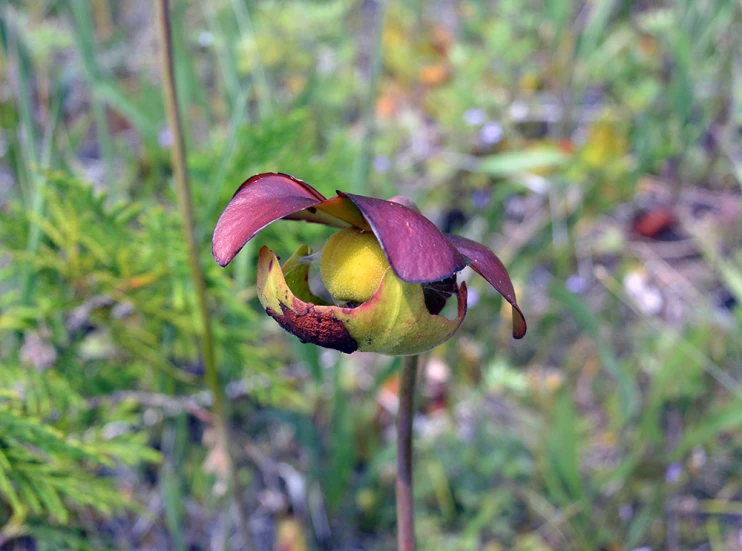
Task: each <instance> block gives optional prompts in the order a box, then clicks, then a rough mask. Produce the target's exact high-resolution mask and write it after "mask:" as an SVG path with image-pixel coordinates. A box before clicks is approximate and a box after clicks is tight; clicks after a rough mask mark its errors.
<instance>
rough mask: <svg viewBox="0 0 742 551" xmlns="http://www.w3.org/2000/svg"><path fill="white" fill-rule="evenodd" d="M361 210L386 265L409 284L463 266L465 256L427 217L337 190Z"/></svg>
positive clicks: (439, 277) (440, 276)
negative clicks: (389, 265)
mask: <svg viewBox="0 0 742 551" xmlns="http://www.w3.org/2000/svg"><path fill="white" fill-rule="evenodd" d="M338 195H339V196H340V197H347V198H348V199H350V200H351V201H352V202H353V203H354V204H355V205H356V207H358V209H359V210H360V211H361V214H363V217H364V218H365V219H366V221H367V222H368V225H369V226H370V227H371V230H372V231H373V232H374V235H375V236H376V239H378V240H379V243H380V244H381V248H382V249H384V252H385V253H386V256H387V258H388V259H389V264H391V266H392V269H393V270H394V273H395V274H397V276H399V278H400V279H402V280H403V281H406V282H408V283H430V282H432V281H440V280H442V279H446V278H448V277H451V276H452V275H453V274H455V273H456V272H459V271H461V270H463V269H464V267H465V266H466V264H467V262H466V258H465V257H464V256H463V255H462V254H461V253H460V252H459V251H458V250H457V249H456V247H454V246H453V245H452V244H451V243H450V242H449V241H448V240H447V239H446V237H445V236H444V235H443V234H442V233H441V232H440V230H439V229H438V228H436V227H435V224H433V223H432V222H431V221H430V220H428V219H427V218H425V217H424V216H423V215H421V214H419V213H417V212H415V211H414V210H411V209H409V208H408V207H405V206H404V205H401V204H399V203H396V202H391V201H384V200H382V199H374V198H372V197H363V196H362V195H353V194H351V193H343V192H341V191H338Z"/></svg>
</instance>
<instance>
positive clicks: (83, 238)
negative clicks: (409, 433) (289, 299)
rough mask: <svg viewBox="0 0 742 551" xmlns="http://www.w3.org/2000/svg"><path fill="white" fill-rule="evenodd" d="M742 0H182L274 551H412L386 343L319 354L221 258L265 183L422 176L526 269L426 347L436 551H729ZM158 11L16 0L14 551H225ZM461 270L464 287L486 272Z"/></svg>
mask: <svg viewBox="0 0 742 551" xmlns="http://www.w3.org/2000/svg"><path fill="white" fill-rule="evenodd" d="M741 19H742V4H740V2H738V1H736V0H707V1H704V2H697V1H691V0H667V1H664V2H620V1H613V0H606V1H600V2H599V1H581V0H558V1H554V2H548V3H543V2H535V1H530V0H526V1H523V0H519V1H516V0H497V1H495V0H492V1H481V0H478V1H474V0H471V1H469V0H467V1H463V2H449V1H447V0H441V1H439V2H434V3H424V2H421V1H419V0H417V1H414V2H403V3H397V2H387V3H383V2H374V1H372V0H360V1H350V0H331V1H327V2H314V1H308V0H301V1H292V2H288V1H278V0H265V1H260V2H250V3H248V2H245V1H244V0H212V1H209V2H195V1H191V0H175V1H173V23H174V43H175V54H176V72H177V79H178V87H179V92H180V101H181V108H182V111H183V113H184V115H185V119H186V121H187V124H186V127H187V132H188V135H187V144H188V149H189V169H190V174H191V179H192V184H193V188H194V189H193V192H194V197H195V203H196V205H197V213H196V215H197V223H198V227H197V230H198V235H199V238H200V241H201V244H202V247H201V250H202V262H203V265H204V266H205V268H206V277H207V286H208V292H209V300H210V307H211V310H212V312H213V315H214V324H215V326H214V333H215V337H216V339H217V358H218V362H219V366H220V370H221V374H222V377H223V380H224V381H225V383H226V391H227V395H228V397H229V400H230V406H231V429H232V438H233V441H234V442H235V448H236V451H237V462H238V467H239V477H240V481H241V483H242V486H243V492H244V493H243V495H242V498H243V500H244V502H245V504H246V505H247V509H248V511H249V517H250V518H249V531H250V533H251V534H252V536H253V538H254V542H253V543H254V548H255V549H259V550H263V549H276V550H279V549H280V550H281V551H300V550H306V549H339V550H351V549H390V548H393V545H394V543H393V542H394V483H393V479H394V449H393V445H392V444H391V443H390V442H391V439H390V436H391V431H392V430H393V427H392V425H393V419H394V412H395V408H396V402H395V401H396V388H397V381H396V368H397V366H398V362H397V361H392V360H391V359H389V358H383V357H374V356H369V355H363V354H355V355H353V356H342V355H339V354H336V353H334V352H331V351H320V350H318V349H315V348H312V347H310V346H305V345H302V344H300V343H299V342H298V341H297V340H296V339H294V338H293V337H291V336H289V335H287V334H285V333H283V332H282V331H281V330H280V329H279V328H278V327H277V326H276V325H275V323H274V322H272V320H270V319H268V318H267V317H266V316H264V315H263V312H262V310H261V308H260V306H259V304H258V303H257V300H256V299H255V289H254V266H255V260H256V251H257V247H259V246H260V245H262V244H269V245H270V246H271V248H272V249H274V250H275V251H276V252H277V253H278V254H281V255H288V254H290V253H291V251H293V250H294V249H295V248H296V247H297V246H298V245H299V244H301V243H310V244H311V245H312V246H313V247H315V248H316V249H318V248H319V247H321V245H322V243H323V241H324V239H325V238H326V237H327V235H328V230H327V229H325V228H319V227H314V226H310V225H306V224H275V225H274V226H271V227H270V228H269V229H267V230H266V231H265V232H262V233H261V234H260V236H259V237H258V238H257V239H256V240H255V243H251V244H250V245H248V247H246V249H245V250H244V251H243V253H242V254H241V255H240V256H238V258H237V259H236V261H235V263H233V265H232V266H230V267H229V268H228V269H226V270H222V269H221V268H219V267H218V266H217V265H216V264H215V263H214V262H213V260H212V259H211V255H210V245H209V243H210V238H211V231H212V229H213V227H214V224H215V221H216V219H217V217H218V215H219V213H220V212H221V209H222V208H223V207H224V205H225V204H226V202H227V201H228V200H229V198H230V196H231V194H232V193H233V192H234V190H235V189H236V187H237V186H238V185H239V184H240V183H241V182H242V181H243V180H244V179H246V178H247V177H249V176H250V175H252V174H254V173H257V172H261V171H276V170H277V171H282V172H287V173H290V174H293V175H295V176H297V177H300V178H302V179H304V180H306V181H308V182H309V183H311V184H312V185H314V186H315V187H317V188H318V189H319V190H320V191H322V192H323V193H326V194H332V193H333V192H334V190H335V189H344V190H347V191H352V192H356V193H364V194H369V195H377V196H385V197H388V196H391V195H395V194H399V193H402V194H406V195H408V196H411V197H413V198H414V199H415V200H417V201H418V203H419V204H420V206H421V208H422V210H423V211H424V212H425V213H426V214H428V215H429V216H430V217H431V218H432V219H434V220H435V221H436V222H437V223H438V224H439V226H440V227H442V228H443V229H445V230H446V231H455V232H457V233H461V234H465V235H467V236H469V237H472V238H474V239H478V240H480V241H482V242H484V243H487V244H488V245H489V246H491V247H492V248H493V250H495V251H496V252H497V253H498V254H499V255H500V257H501V258H502V259H503V261H504V262H505V264H506V265H507V266H508V267H509V268H510V270H511V273H512V274H513V276H514V280H515V282H516V287H517V288H518V293H519V299H520V302H521V303H522V304H523V307H524V310H525V312H526V315H527V317H528V321H529V334H528V336H527V338H526V339H525V340H523V341H521V342H515V341H512V340H511V339H510V337H509V315H508V314H507V312H506V310H503V312H505V315H503V316H501V315H500V314H499V313H500V311H501V307H502V305H501V301H500V300H499V299H498V298H497V297H495V296H494V295H495V294H494V293H493V292H492V291H491V290H490V289H488V288H487V287H486V285H484V284H483V283H482V282H481V281H477V279H476V278H472V280H471V282H470V283H469V285H470V294H471V295H472V296H471V297H470V300H471V304H470V312H469V316H468V317H467V320H466V322H465V324H464V327H463V329H462V330H461V331H460V332H459V334H458V335H457V336H456V337H455V338H454V339H452V340H451V341H449V342H448V343H446V344H445V345H443V346H441V347H439V348H438V349H436V350H435V351H433V352H432V353H430V354H429V355H427V356H426V358H425V359H424V365H425V368H424V370H423V378H422V381H421V395H420V397H419V411H418V417H417V419H416V428H417V433H416V484H417V486H416V501H417V506H418V511H419V513H418V532H419V535H420V538H421V547H422V548H423V549H431V550H432V549H436V550H441V549H446V550H462V551H463V550H466V551H468V550H472V549H482V550H488V551H494V550H498V549H522V550H540V549H544V550H547V549H585V550H594V549H605V550H621V549H627V550H628V549H639V548H642V549H645V548H649V549H668V550H679V549H709V550H712V551H718V550H724V549H730V550H733V549H742V544H741V543H740V542H741V541H742V520H741V518H742V486H741V485H740V480H742V478H740V474H742V473H740V467H739V465H740V462H741V461H742V432H740V427H741V426H742V388H741V387H740V382H739V381H740V379H741V378H742V367H741V365H742V362H741V361H740V360H741V359H742V348H741V347H740V342H742V341H741V339H740V328H739V324H740V319H741V318H740V310H739V308H738V307H737V304H738V301H739V300H740V298H741V296H742V257H740V246H739V245H740V237H741V233H740V216H739V215H740V184H741V183H742V146H741V143H742V142H741V141H740V137H741V136H742V82H741V81H740V77H741V75H742V58H740V40H741V39H742V37H741V36H740V33H739V32H738V30H739V28H740V23H741ZM154 32H155V31H154V25H153V12H152V6H151V2H149V1H144V0H126V1H123V2H114V1H111V0H89V1H88V0H70V1H59V0H38V1H35V2H22V1H20V0H6V2H4V3H2V4H0V40H1V46H2V50H1V51H2V54H1V57H0V60H1V62H0V73H2V80H0V291H1V294H0V548H1V549H8V550H20V549H86V548H116V549H175V550H184V549H207V548H208V549H223V548H232V549H238V548H240V546H241V542H240V541H239V537H238V535H237V531H236V529H235V522H238V521H237V520H236V519H235V518H234V513H233V512H232V511H231V509H230V508H229V507H228V505H227V504H226V503H225V499H224V496H225V492H226V487H225V480H226V478H225V476H226V475H225V472H224V462H223V457H222V456H221V455H220V454H221V452H220V450H219V449H218V448H216V447H214V435H213V431H212V429H211V414H210V409H209V408H210V396H209V394H208V393H207V392H206V391H205V390H204V389H205V388H206V387H205V385H204V383H203V380H202V375H203V373H202V371H203V368H202V365H201V362H200V360H199V356H198V349H197V342H196V336H197V335H198V334H199V330H198V329H199V328H198V324H199V323H200V322H199V319H200V318H198V316H196V315H195V314H194V312H195V310H196V309H195V296H194V291H193V289H192V287H191V283H190V279H189V277H188V270H187V261H186V251H185V247H184V244H183V243H182V242H181V237H180V231H179V224H180V220H179V219H178V214H177V212H176V209H175V208H174V203H175V199H174V190H173V187H172V182H171V169H170V164H169V145H170V143H171V141H172V137H171V136H170V134H169V132H168V130H167V128H166V125H165V122H164V118H165V116H164V107H163V100H162V91H161V84H160V75H159V70H158V67H157V64H156V63H155V60H156V59H157V57H156V40H155V35H154ZM464 277H468V276H467V275H466V274H465V275H464Z"/></svg>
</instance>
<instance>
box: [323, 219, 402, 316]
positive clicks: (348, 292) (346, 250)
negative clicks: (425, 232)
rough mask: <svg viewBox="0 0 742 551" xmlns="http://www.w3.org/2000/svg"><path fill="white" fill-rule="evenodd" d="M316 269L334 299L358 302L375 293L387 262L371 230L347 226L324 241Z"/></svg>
mask: <svg viewBox="0 0 742 551" xmlns="http://www.w3.org/2000/svg"><path fill="white" fill-rule="evenodd" d="M319 268H320V274H321V275H322V283H324V284H325V288H326V289H327V290H328V291H329V292H330V294H331V295H332V296H333V298H334V299H335V300H338V301H340V302H356V303H361V302H366V301H367V300H368V299H370V298H371V297H372V296H373V295H374V293H375V292H376V289H377V288H378V287H379V283H381V278H382V277H384V272H386V270H387V268H389V261H388V260H387V259H386V255H385V254H384V251H382V250H381V245H379V242H378V241H377V240H376V237H375V236H374V234H373V233H372V232H364V231H361V230H359V229H357V228H346V229H344V230H340V231H339V232H336V233H334V234H333V235H331V236H330V239H328V240H327V243H325V247H324V248H323V249H322V258H321V259H320V265H319Z"/></svg>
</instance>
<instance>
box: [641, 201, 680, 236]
mask: <svg viewBox="0 0 742 551" xmlns="http://www.w3.org/2000/svg"><path fill="white" fill-rule="evenodd" d="M676 223H677V218H676V217H675V213H674V212H673V210H672V209H671V208H670V207H656V208H653V209H650V210H645V211H641V212H639V213H637V215H636V216H635V217H634V220H633V221H632V223H631V227H632V229H633V230H634V232H635V233H637V234H638V235H641V236H642V237H648V238H650V239H657V238H659V237H660V236H661V235H662V234H663V233H665V232H667V231H669V230H671V229H672V228H673V226H675V224H676Z"/></svg>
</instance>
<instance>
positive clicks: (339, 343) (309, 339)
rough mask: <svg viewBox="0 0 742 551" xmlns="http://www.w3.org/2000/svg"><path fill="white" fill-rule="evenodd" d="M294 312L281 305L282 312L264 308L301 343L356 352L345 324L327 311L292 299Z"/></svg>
mask: <svg viewBox="0 0 742 551" xmlns="http://www.w3.org/2000/svg"><path fill="white" fill-rule="evenodd" d="M293 305H294V309H295V311H294V310H291V309H290V308H288V307H287V306H285V305H283V304H281V310H282V312H281V313H280V314H279V313H278V312H274V311H273V310H271V309H269V308H266V309H265V311H266V313H267V314H268V315H269V316H270V317H272V318H273V319H274V320H276V321H277V322H278V324H279V325H280V326H281V327H283V328H284V329H285V330H286V331H288V332H289V333H292V334H294V335H296V336H297V337H299V340H300V341H301V342H303V343H311V344H316V345H319V346H324V347H325V348H332V349H334V350H339V351H340V352H345V353H346V354H350V353H352V352H355V351H356V350H358V343H357V342H356V341H355V340H354V339H353V337H351V336H350V334H349V333H348V330H347V329H346V328H345V324H343V322H342V321H340V320H338V319H337V318H336V317H335V315H334V314H333V313H332V312H330V311H327V310H318V309H316V308H315V307H314V305H313V304H307V303H304V302H301V301H299V300H297V299H296V298H294V300H293Z"/></svg>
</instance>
